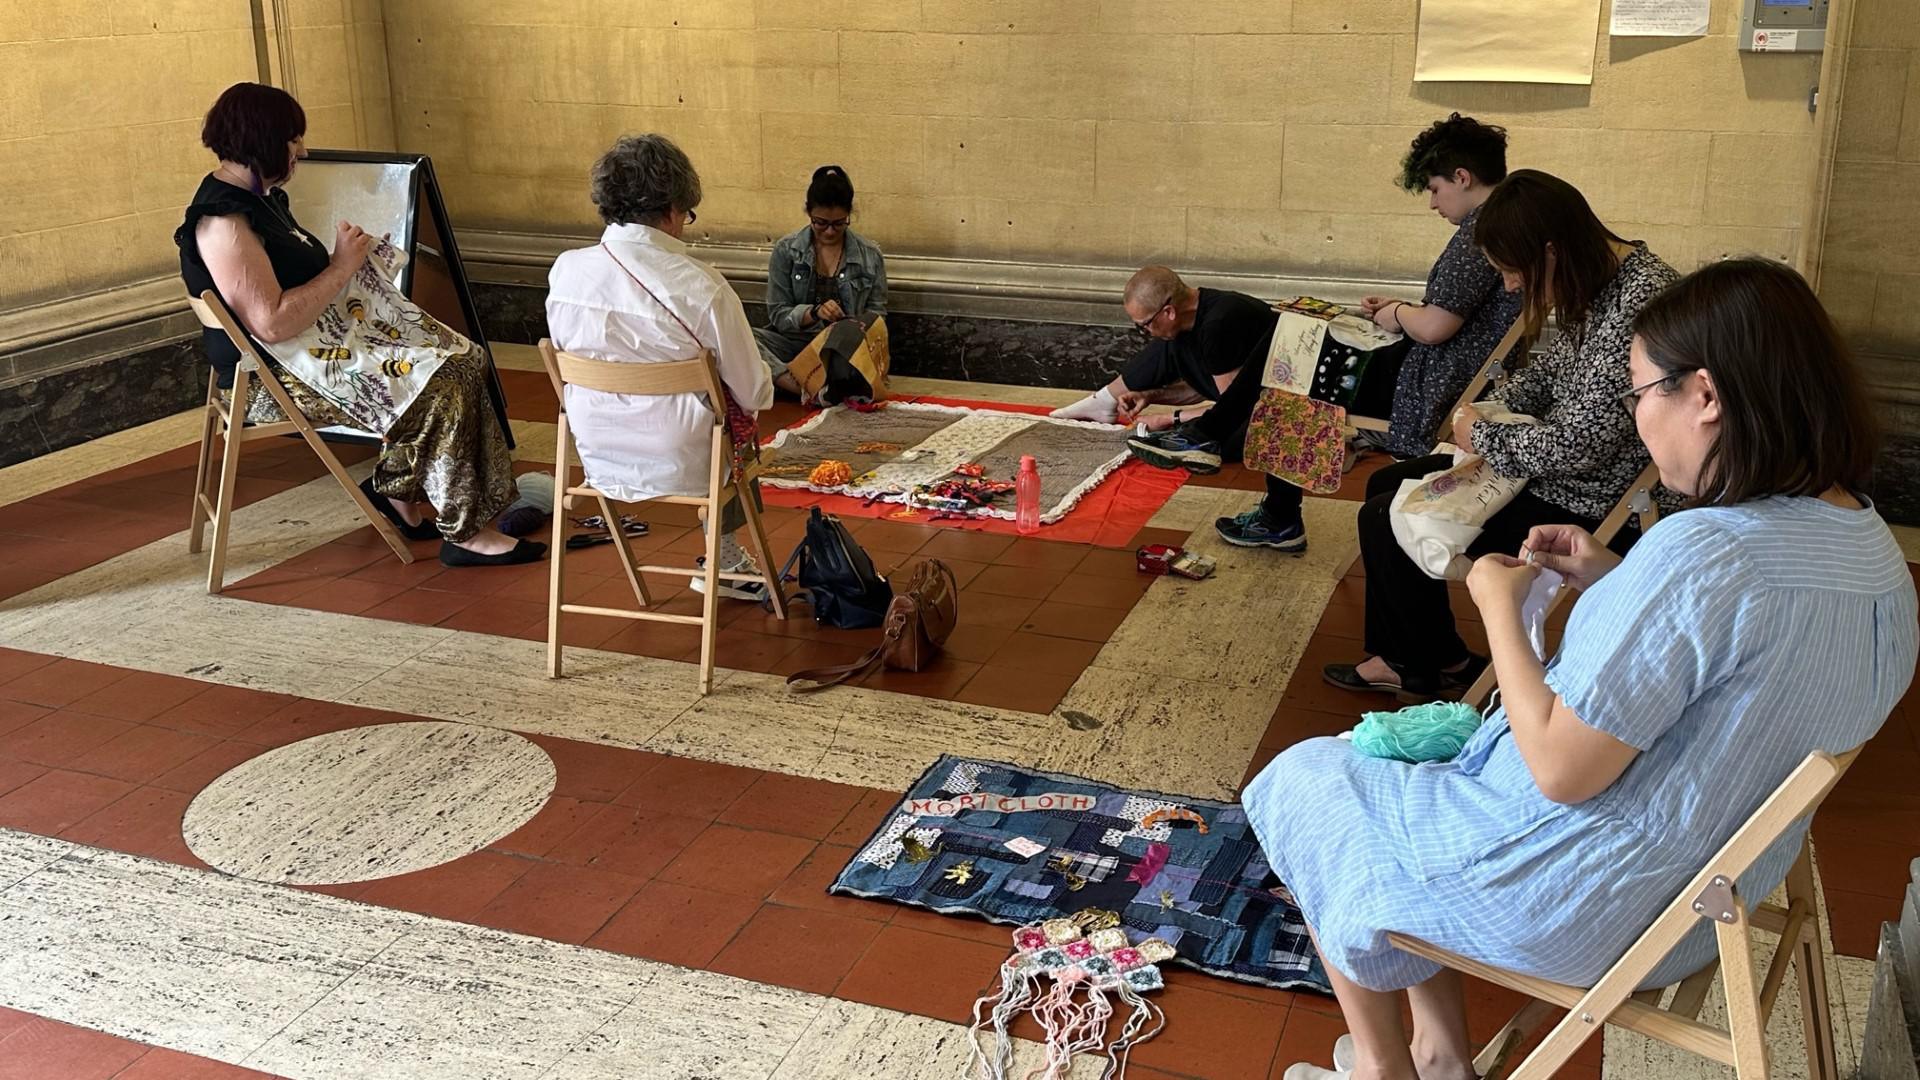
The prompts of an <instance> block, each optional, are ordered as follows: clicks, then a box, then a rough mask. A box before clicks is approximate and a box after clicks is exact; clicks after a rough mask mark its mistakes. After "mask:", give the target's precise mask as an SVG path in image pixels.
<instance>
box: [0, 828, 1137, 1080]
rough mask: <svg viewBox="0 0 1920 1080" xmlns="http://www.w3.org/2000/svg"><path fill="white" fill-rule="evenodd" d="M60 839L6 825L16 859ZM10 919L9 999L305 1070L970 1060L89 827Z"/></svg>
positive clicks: (418, 1075) (949, 1036)
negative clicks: (241, 871)
mask: <svg viewBox="0 0 1920 1080" xmlns="http://www.w3.org/2000/svg"><path fill="white" fill-rule="evenodd" d="M50 850H51V849H50V848H49V847H48V843H47V841H45V840H44V839H42V838H39V837H34V836H31V835H30V834H25V833H19V832H13V831H9V830H3V829H0V866H16V865H27V864H29V863H40V862H41V861H42V860H43V859H44V858H45V857H46V856H47V855H48V853H49V851H50ZM4 880H5V879H4V878H0V881H4ZM0 920H4V925H5V926H6V927H7V929H8V932H7V933H6V935H5V936H0V1005H5V1006H7V1007H10V1008H17V1009H21V1010H24V1011H28V1012H33V1013H35V1014H37V1015H41V1016H46V1017H50V1018H52V1019H55V1020H60V1021H63V1022H66V1023H71V1024H77V1025H79V1026H82V1027H89V1028H93V1029H95V1030H98V1031H104V1032H107V1033H109V1034H113V1035H118V1036H121V1037H123V1038H129V1039H135V1040H139V1041H141V1042H145V1043H149V1044H152V1045H156V1046H163V1047H168V1048H171V1049H176V1050H182V1051H186V1052H188V1053H195V1054H200V1055H203V1056H206V1057H211V1058H214V1059H216V1060H219V1061H224V1062H228V1063H231V1064H237V1065H245V1066H248V1067H251V1068H257V1069H263V1070H268V1071H271V1072H274V1073H276V1074H278V1075H281V1076H285V1077H289V1078H291V1080H338V1078H339V1077H343V1076H366V1077H382V1078H384V1077H393V1078H406V1080H442V1078H460V1080H469V1078H480V1077H501V1078H519V1077H528V1078H532V1077H542V1078H548V1080H612V1078H615V1077H618V1078H620V1080H707V1078H713V1080H719V1078H725V1080H762V1078H773V1077H778V1078H780V1080H794V1078H798V1077H806V1078H808V1080H921V1078H933V1077H946V1076H956V1077H957V1076H959V1075H960V1073H961V1069H962V1068H963V1067H964V1065H965V1062H966V1055H967V1051H966V1046H967V1038H966V1029H965V1028H964V1027H961V1026H959V1025H955V1024H946V1023H942V1022H939V1021H935V1020H929V1019H926V1018H923V1017H917V1016H908V1015H904V1014H901V1013H896V1012H891V1011H888V1010H885V1009H877V1008H873V1007H870V1006H865V1005H857V1004H852V1003H848V1002H839V1001H833V1000H831V999H828V998H825V997H821V996H818V995H813V994H807V993H803V992H800V991H796V990H787V989H782V988H779V987H773V986H765V985H759V984H755V983H751V982H745V981H742V980H739V979H733V978H729V977H727V976H723V975H715V974H711V973H706V972H697V971H688V970H686V969H683V968H677V967H673V966H671V965H667V964H659V963H654V962H651V961H646V960H639V959H635V958H631V957H626V956H620V955H616V954H611V953H604V952H600V951H598V950H594V949H589V948H585V947H583V946H578V945H566V944H560V943H557V942H550V941H544V940H540V939H537V938H530V937H526V936H523V935H518V934H511V933H505V932H502V931H497V930H490V929H486V928H483V927H478V926H472V925H468V924H464V923H455V922H447V921H444V920H440V919H435V918H431V917H428V916H424V915H415V914H411V913H408V912H401V911H390V910H387V909H383V908H378V907H373V906H370V905H366V904H358V903H352V902H349V901H345V900H340V899H337V898H335V897H331V896H326V895H323V894H319V893H310V892H304V891H300V890H295V889H288V888H285V887H283V886H277V885H270V884H266V883H262V882H255V881H248V880H245V879H242V878H230V877H225V876H222V875H220V874H216V873H212V872H209V871H204V870H196V869H191V868H188V867H182V866H175V865H171V864H167V863H161V862H157V861H154V860H151V859H143V858H139V857H136V856H130V855H121V854H117V853H114V852H107V851H101V850H99V849H97V848H88V847H84V846H79V845H74V846H73V847H72V848H71V850H70V851H69V852H68V853H67V855H66V857H64V858H60V859H58V861H57V862H54V863H52V864H51V865H47V866H45V867H44V868H43V869H40V870H38V871H37V872H35V873H33V874H31V875H30V876H28V877H26V878H25V879H24V880H22V881H20V882H18V883H15V884H12V885H10V886H0ZM1038 1049H1039V1048H1038V1047H1036V1046H1035V1045H1034V1044H1032V1043H1026V1042H1022V1043H1020V1044H1019V1045H1018V1047H1017V1057H1016V1062H1017V1063H1019V1064H1020V1065H1021V1066H1022V1068H1023V1069H1024V1068H1025V1067H1028V1066H1029V1065H1031V1064H1032V1063H1035V1062H1037V1061H1038V1058H1039V1055H1038ZM1104 1064H1105V1063H1104V1061H1099V1062H1094V1061H1091V1060H1089V1061H1087V1062H1084V1063H1083V1065H1082V1067H1081V1068H1077V1069H1075V1071H1074V1074H1073V1075H1074V1076H1075V1077H1079V1078H1081V1080H1086V1078H1088V1077H1092V1076H1097V1075H1098V1074H1099V1071H1100V1070H1099V1066H1100V1065H1104Z"/></svg>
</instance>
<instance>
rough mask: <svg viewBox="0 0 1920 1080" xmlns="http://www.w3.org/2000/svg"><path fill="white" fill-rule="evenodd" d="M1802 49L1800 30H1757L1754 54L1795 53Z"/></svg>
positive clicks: (1754, 38) (1755, 32)
mask: <svg viewBox="0 0 1920 1080" xmlns="http://www.w3.org/2000/svg"><path fill="white" fill-rule="evenodd" d="M1799 47H1800V31H1798V30H1755V31H1754V32H1753V51H1754V52H1793V51H1794V50H1796V49H1798V48H1799Z"/></svg>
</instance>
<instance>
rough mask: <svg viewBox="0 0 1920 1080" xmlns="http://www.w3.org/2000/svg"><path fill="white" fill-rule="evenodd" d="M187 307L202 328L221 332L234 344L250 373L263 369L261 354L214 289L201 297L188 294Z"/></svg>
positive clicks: (242, 362) (241, 360) (241, 361)
mask: <svg viewBox="0 0 1920 1080" xmlns="http://www.w3.org/2000/svg"><path fill="white" fill-rule="evenodd" d="M187 307H188V308H190V309H192V311H193V317H194V318H196V319H199V320H200V325H201V326H204V327H206V328H207V329H209V330H219V331H221V332H223V333H225V334H226V335H227V340H228V341H231V342H233V347H234V348H235V349H237V350H239V352H240V363H241V365H242V366H244V367H246V368H247V370H249V371H256V370H258V369H259V368H260V367H261V364H260V354H259V353H257V352H255V351H254V349H253V339H252V338H250V337H248V336H247V332H246V331H244V330H242V329H240V323H239V320H237V319H235V318H234V317H233V312H232V311H231V310H229V309H228V308H227V305H226V302H225V301H223V300H221V299H220V294H219V293H217V292H214V291H213V290H212V289H208V290H207V291H205V292H203V293H201V294H200V295H199V296H195V295H193V294H192V293H188V294H187Z"/></svg>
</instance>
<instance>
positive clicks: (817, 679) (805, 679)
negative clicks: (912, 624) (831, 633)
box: [787, 632, 900, 694]
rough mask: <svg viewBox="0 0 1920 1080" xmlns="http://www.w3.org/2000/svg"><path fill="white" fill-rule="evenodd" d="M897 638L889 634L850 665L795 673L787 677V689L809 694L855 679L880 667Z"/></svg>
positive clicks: (895, 634)
mask: <svg viewBox="0 0 1920 1080" xmlns="http://www.w3.org/2000/svg"><path fill="white" fill-rule="evenodd" d="M899 636H900V635H899V634H897V633H893V632H889V633H888V634H887V636H886V638H885V639H884V640H882V641H881V642H880V644H879V645H877V646H875V647H874V649H873V651H872V652H869V653H868V654H867V655H865V656H863V657H861V658H860V659H858V660H855V661H854V662H853V663H851V664H836V665H833V666H832V667H819V668H809V669H807V670H806V671H796V672H794V673H793V674H791V675H789V676H787V689H789V690H791V691H793V692H794V693H796V694H811V693H814V692H816V691H819V690H825V689H826V688H827V687H829V686H838V685H840V684H841V683H843V682H846V681H847V680H849V679H857V678H859V677H860V676H862V675H865V674H866V673H867V672H869V671H872V670H873V669H874V668H876V667H878V666H879V665H880V661H881V660H883V659H885V657H886V655H887V646H888V645H889V644H892V643H893V642H894V641H895V640H896V639H898V638H899ZM801 683H811V684H812V685H810V686H802V685H800V684H801Z"/></svg>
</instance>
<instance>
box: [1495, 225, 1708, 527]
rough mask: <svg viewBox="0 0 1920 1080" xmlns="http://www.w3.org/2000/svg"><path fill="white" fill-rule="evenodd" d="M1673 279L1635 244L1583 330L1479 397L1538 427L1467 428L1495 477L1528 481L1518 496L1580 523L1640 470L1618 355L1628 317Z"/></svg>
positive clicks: (1563, 336)
mask: <svg viewBox="0 0 1920 1080" xmlns="http://www.w3.org/2000/svg"><path fill="white" fill-rule="evenodd" d="M1679 276H1680V275H1679V274H1677V273H1675V272H1674V269H1673V267H1671V266H1668V265H1667V264H1666V263H1665V262H1663V261H1662V260H1661V259H1660V257H1659V256H1658V255H1655V254H1654V253H1653V252H1651V251H1648V250H1647V246H1646V245H1645V244H1643V243H1636V244H1634V245H1633V251H1632V252H1631V253H1630V254H1629V255H1627V257H1626V258H1625V259H1622V260H1621V261H1620V268H1619V270H1617V271H1616V272H1615V273H1614V275H1613V280H1612V281H1611V282H1608V283H1607V287H1606V288H1605V289H1602V290H1601V291H1600V295H1599V296H1598V297H1596V298H1595V299H1594V302H1593V310H1592V311H1590V312H1588V313H1587V321H1586V323H1585V325H1583V326H1580V327H1578V328H1576V329H1574V330H1571V331H1569V330H1564V329H1563V330H1562V331H1561V333H1560V336H1558V337H1556V338H1555V339H1554V340H1553V344H1552V345H1549V346H1548V347H1547V351H1546V353H1545V355H1543V356H1541V357H1539V358H1537V359H1535V360H1534V361H1533V362H1532V363H1531V364H1529V365H1527V366H1526V367H1523V368H1521V369H1520V370H1519V371H1516V372H1514V374H1513V375H1512V377H1511V378H1509V379H1508V380H1507V382H1506V383H1505V384H1504V385H1502V386H1501V387H1500V388H1499V389H1497V390H1495V391H1494V392H1493V393H1491V394H1488V395H1487V397H1488V399H1489V400H1493V401H1499V402H1501V403H1503V404H1505V405H1506V407H1507V408H1509V409H1511V410H1512V411H1514V412H1516V413H1523V414H1525V415H1527V416H1532V417H1537V418H1538V419H1539V420H1540V423H1539V425H1538V426H1529V425H1525V424H1493V423H1488V422H1487V421H1484V420H1482V421H1480V422H1479V423H1476V424H1474V425H1473V447H1474V449H1475V450H1477V451H1479V452H1480V454H1481V456H1482V457H1485V458H1486V459H1487V462H1488V464H1490V465H1492V466H1493V469H1494V471H1495V472H1497V473H1499V474H1500V475H1501V476H1509V477H1526V478H1528V480H1530V481H1531V482H1530V483H1528V485H1527V491H1529V492H1530V493H1532V494H1534V495H1537V496H1539V497H1540V498H1542V499H1545V500H1546V501H1547V502H1550V503H1552V504H1554V505H1555V506H1558V507H1560V508H1562V509H1564V510H1567V511H1570V512H1571V513H1574V514H1577V515H1579V516H1581V517H1585V518H1592V519H1596V520H1597V519H1600V518H1604V517H1606V516H1607V514H1608V512H1610V511H1611V510H1612V509H1613V507H1614V504H1615V503H1618V502H1619V501H1620V497H1621V496H1622V495H1625V494H1626V492H1627V488H1629V487H1630V486H1632V484H1633V481H1634V479H1635V478H1636V477H1638V476H1639V475H1640V470H1642V469H1644V468H1646V467H1647V461H1648V457H1647V448H1646V447H1645V446H1644V445H1642V444H1641V442H1640V435H1639V432H1638V431H1636V430H1635V428H1634V425H1633V417H1631V416H1630V415H1628V413H1627V410H1626V409H1625V408H1623V407H1622V406H1621V404H1620V395H1621V394H1624V393H1626V392H1627V391H1628V390H1630V389H1632V378H1631V377H1630V376H1629V375H1628V374H1627V350H1628V348H1629V347H1630V346H1631V345H1632V344H1633V320H1634V316H1636V315H1638V314H1640V309H1641V308H1643V307H1645V306H1646V304H1647V301H1649V300H1651V299H1653V297H1654V294H1656V293H1658V292H1659V291H1660V290H1662V289H1664V288H1666V287H1667V286H1668V285H1671V284H1673V282H1674V281H1676V280H1677V279H1678V278H1679Z"/></svg>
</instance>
